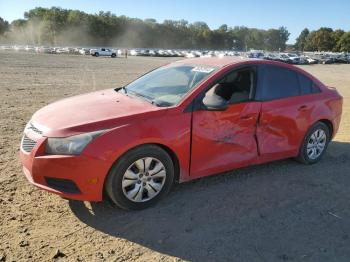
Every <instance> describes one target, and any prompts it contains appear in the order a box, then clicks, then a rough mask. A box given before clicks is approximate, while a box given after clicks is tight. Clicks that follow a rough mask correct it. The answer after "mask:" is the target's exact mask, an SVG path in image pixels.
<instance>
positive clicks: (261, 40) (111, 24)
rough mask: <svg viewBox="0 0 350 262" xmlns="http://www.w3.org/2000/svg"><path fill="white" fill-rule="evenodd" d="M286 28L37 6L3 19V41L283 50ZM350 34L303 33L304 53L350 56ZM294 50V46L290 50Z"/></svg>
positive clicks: (300, 45) (0, 27)
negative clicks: (345, 53) (212, 24)
mask: <svg viewBox="0 0 350 262" xmlns="http://www.w3.org/2000/svg"><path fill="white" fill-rule="evenodd" d="M289 35H290V33H289V32H288V30H287V28H285V27H283V26H281V27H279V28H271V29H268V30H263V29H257V28H248V27H245V26H235V27H229V26H228V25H226V24H223V25H221V26H220V27H219V28H217V29H210V28H209V26H208V25H207V24H206V23H205V22H194V23H189V22H188V21H186V20H164V21H163V22H162V23H159V22H157V21H156V20H155V19H152V18H149V19H145V20H141V19H137V18H130V17H126V16H123V15H121V16H117V15H115V14H112V13H111V12H103V11H100V12H99V13H98V14H87V13H85V12H82V11H79V10H70V9H62V8H59V7H52V8H42V7H37V8H35V9H31V10H29V11H28V12H25V13H24V19H18V20H14V21H12V22H11V24H9V23H8V22H7V21H5V20H3V19H2V18H0V41H1V42H3V43H12V44H14V43H15V44H29V45H53V46H56V45H79V46H118V47H144V48H179V49H226V50H227V49H235V50H240V51H246V50H250V49H259V50H268V51H284V50H285V49H286V47H287V44H286V43H287V41H288V39H289ZM349 38H350V36H349V32H344V31H342V30H335V31H333V30H332V29H330V28H320V29H319V30H317V31H312V32H310V31H309V30H308V29H305V30H303V31H302V32H301V34H300V36H299V37H298V39H297V42H296V44H295V46H293V48H295V49H297V50H300V51H332V50H333V51H349V49H350V48H349V45H350V43H349V42H350V41H349ZM288 47H290V46H288Z"/></svg>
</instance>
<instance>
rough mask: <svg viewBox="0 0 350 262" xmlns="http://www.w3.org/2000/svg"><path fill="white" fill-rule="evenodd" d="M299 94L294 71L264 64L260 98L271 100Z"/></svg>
mask: <svg viewBox="0 0 350 262" xmlns="http://www.w3.org/2000/svg"><path fill="white" fill-rule="evenodd" d="M298 95H299V82H298V78H297V75H296V73H295V72H294V71H292V70H289V69H287V68H283V67H279V66H272V65H266V66H264V69H263V77H262V90H261V99H262V100H273V99H279V98H285V97H291V96H298Z"/></svg>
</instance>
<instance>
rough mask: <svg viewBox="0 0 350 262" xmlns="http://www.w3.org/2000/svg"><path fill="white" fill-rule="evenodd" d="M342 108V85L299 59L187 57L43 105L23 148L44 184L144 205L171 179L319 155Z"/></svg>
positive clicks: (79, 195)
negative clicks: (296, 62) (119, 83)
mask: <svg viewBox="0 0 350 262" xmlns="http://www.w3.org/2000/svg"><path fill="white" fill-rule="evenodd" d="M341 112H342V97H341V96H340V95H339V93H338V92H337V91H336V90H335V89H334V88H331V87H327V86H325V85H324V84H322V83H321V82H320V81H319V80H317V79H316V78H315V77H313V76H312V75H310V74H308V73H306V72H305V71H303V70H302V69H300V68H297V67H294V66H291V65H287V64H283V63H279V62H272V61H264V60H248V59H238V58H236V59H235V58H222V59H219V58H208V59H204V58H203V59H202V58H201V59H190V60H183V61H178V62H175V63H172V64H169V65H166V66H163V67H160V68H158V69H156V70H153V71H151V72H149V73H148V74H146V75H144V76H142V77H140V78H139V79H137V80H135V81H134V82H132V83H130V84H129V85H127V86H125V87H122V88H117V89H110V90H103V91H98V92H94V93H89V94H85V95H80V96H76V97H72V98H68V99H63V100H61V101H58V102H56V103H53V104H50V105H48V106H46V107H44V108H42V109H40V110H39V111H38V112H36V113H35V114H34V115H33V117H32V119H31V120H30V122H29V123H28V124H27V126H26V128H25V130H24V136H23V139H22V143H21V150H20V155H21V161H22V164H23V170H24V174H25V175H26V177H27V179H28V180H29V181H30V182H31V183H32V184H34V185H36V186H38V187H40V188H42V189H45V190H48V191H50V192H53V193H56V194H59V195H61V196H62V197H65V198H70V199H77V200H87V201H101V200H102V199H103V196H106V197H109V198H110V200H111V201H113V202H114V203H115V204H117V205H118V206H120V207H121V208H125V209H141V208H145V207H147V206H149V205H151V204H153V203H154V202H156V201H158V200H159V199H160V198H161V197H162V196H164V195H165V194H166V193H167V192H169V190H170V188H171V186H172V184H173V183H174V182H185V181H189V180H192V179H195V178H199V177H203V176H208V175H213V174H218V173H221V172H224V171H228V170H232V169H236V168H239V167H243V166H248V165H254V164H261V163H265V162H268V161H273V160H277V159H284V158H291V157H293V158H297V159H298V160H299V161H300V162H302V163H305V164H313V163H316V162H317V161H319V160H320V158H321V157H322V155H323V154H324V152H325V150H326V148H327V145H328V143H329V142H330V140H331V139H332V137H334V135H335V134H336V132H337V130H338V127H339V122H340V118H341Z"/></svg>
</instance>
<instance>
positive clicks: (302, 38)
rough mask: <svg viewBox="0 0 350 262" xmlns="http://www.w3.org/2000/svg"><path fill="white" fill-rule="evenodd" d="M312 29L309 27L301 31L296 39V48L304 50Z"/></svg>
mask: <svg viewBox="0 0 350 262" xmlns="http://www.w3.org/2000/svg"><path fill="white" fill-rule="evenodd" d="M309 34H310V31H309V29H307V28H305V29H304V30H303V31H301V33H300V35H299V36H298V38H297V39H296V43H295V48H296V49H297V50H299V51H304V49H305V45H306V40H307V37H308V36H309Z"/></svg>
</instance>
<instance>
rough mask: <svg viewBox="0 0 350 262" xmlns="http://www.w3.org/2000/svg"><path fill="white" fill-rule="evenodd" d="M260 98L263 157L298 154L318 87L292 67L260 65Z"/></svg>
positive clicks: (282, 156)
mask: <svg viewBox="0 0 350 262" xmlns="http://www.w3.org/2000/svg"><path fill="white" fill-rule="evenodd" d="M259 74H260V76H261V78H260V81H259V85H258V90H257V98H258V99H259V100H261V101H262V107H261V116H260V121H259V125H258V128H257V138H258V143H259V151H260V159H261V160H262V161H270V160H275V159H282V158H287V157H294V156H296V155H297V154H298V151H299V146H300V144H301V141H302V139H303V138H304V136H305V133H306V132H307V130H308V128H309V126H310V121H311V112H312V110H313V103H314V102H313V97H312V96H313V93H317V89H316V88H315V87H314V84H313V83H312V81H311V80H310V79H308V78H307V77H306V76H304V75H303V74H300V73H299V72H297V71H294V70H293V69H290V68H288V67H283V66H276V65H261V66H260V67H259Z"/></svg>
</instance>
